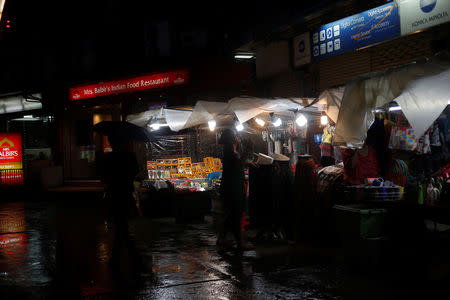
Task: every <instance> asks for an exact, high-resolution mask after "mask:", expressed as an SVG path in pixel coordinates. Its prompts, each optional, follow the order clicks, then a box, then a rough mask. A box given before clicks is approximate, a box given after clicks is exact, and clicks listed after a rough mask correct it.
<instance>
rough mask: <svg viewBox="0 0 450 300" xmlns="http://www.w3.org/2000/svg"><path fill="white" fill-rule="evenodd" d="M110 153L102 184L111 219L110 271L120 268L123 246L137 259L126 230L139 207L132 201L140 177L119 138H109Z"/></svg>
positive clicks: (134, 157) (136, 164)
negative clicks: (137, 179) (112, 239)
mask: <svg viewBox="0 0 450 300" xmlns="http://www.w3.org/2000/svg"><path fill="white" fill-rule="evenodd" d="M108 140H109V143H110V145H111V148H112V152H109V153H106V154H105V156H104V158H103V162H102V163H103V168H102V169H103V170H102V182H103V183H104V184H105V189H106V200H107V208H108V211H109V214H110V217H111V219H112V225H113V231H114V242H113V248H112V254H111V261H110V263H111V265H112V267H113V269H116V268H117V267H118V266H119V254H120V248H121V246H122V245H123V244H125V246H126V247H127V248H128V250H129V253H130V254H131V255H132V257H134V258H136V259H138V258H139V255H135V254H138V253H137V250H136V246H135V243H134V240H133V239H132V238H131V236H130V233H129V230H128V221H129V218H130V217H133V216H137V215H138V207H137V204H136V200H135V198H134V197H133V193H134V191H135V189H134V184H133V182H134V179H135V177H136V175H137V174H138V173H139V165H138V163H137V159H136V155H135V153H133V152H131V151H129V150H128V149H127V146H126V145H127V141H126V140H125V139H123V138H121V137H119V136H108Z"/></svg>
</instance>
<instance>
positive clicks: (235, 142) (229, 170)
mask: <svg viewBox="0 0 450 300" xmlns="http://www.w3.org/2000/svg"><path fill="white" fill-rule="evenodd" d="M219 144H222V145H223V167H222V169H223V171H222V179H221V184H220V194H221V197H222V201H223V206H224V210H225V216H224V222H223V224H222V225H221V228H220V231H219V236H218V239H217V242H216V244H217V245H218V246H224V247H231V242H230V241H228V240H227V239H226V235H227V233H228V232H231V233H232V234H233V235H234V238H235V239H236V244H237V248H238V249H241V250H252V249H254V247H253V246H252V245H250V244H248V243H247V242H246V241H245V239H244V236H243V235H242V231H241V220H242V215H243V212H244V207H245V199H246V192H245V185H244V184H245V174H244V166H245V164H246V161H247V157H246V155H245V154H244V155H242V156H241V155H239V153H238V151H237V148H238V146H239V144H240V139H239V137H238V136H237V135H236V133H235V132H234V131H233V130H231V129H225V130H224V131H223V132H222V135H221V137H220V140H219Z"/></svg>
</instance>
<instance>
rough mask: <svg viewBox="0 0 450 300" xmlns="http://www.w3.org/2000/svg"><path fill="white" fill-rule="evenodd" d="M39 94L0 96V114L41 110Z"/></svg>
mask: <svg viewBox="0 0 450 300" xmlns="http://www.w3.org/2000/svg"><path fill="white" fill-rule="evenodd" d="M39 99H41V94H38V93H36V94H32V95H29V96H24V95H22V94H15V95H5V96H0V114H7V113H14V112H21V111H27V110H35V109H42V103H41V101H40V100H39Z"/></svg>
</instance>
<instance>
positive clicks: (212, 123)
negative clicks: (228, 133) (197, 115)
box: [208, 120, 216, 131]
mask: <svg viewBox="0 0 450 300" xmlns="http://www.w3.org/2000/svg"><path fill="white" fill-rule="evenodd" d="M208 126H209V130H210V131H214V129H216V121H215V120H209V121H208Z"/></svg>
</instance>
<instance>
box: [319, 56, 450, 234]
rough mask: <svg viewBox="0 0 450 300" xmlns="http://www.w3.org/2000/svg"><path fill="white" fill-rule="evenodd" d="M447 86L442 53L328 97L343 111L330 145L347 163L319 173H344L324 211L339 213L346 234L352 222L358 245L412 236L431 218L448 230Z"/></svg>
mask: <svg viewBox="0 0 450 300" xmlns="http://www.w3.org/2000/svg"><path fill="white" fill-rule="evenodd" d="M449 82H450V57H449V56H448V53H441V54H439V55H436V56H434V57H432V58H430V59H427V60H426V61H420V62H415V63H411V64H408V65H405V66H400V67H395V68H389V69H386V70H384V71H381V72H376V73H369V74H365V75H363V76H360V77H357V78H354V79H352V80H350V81H349V82H347V84H346V85H345V87H344V89H343V92H342V93H339V92H340V91H339V90H331V91H329V92H328V91H327V93H325V92H324V93H322V95H321V96H322V98H321V99H320V101H324V102H328V103H332V104H335V105H338V106H339V113H338V115H337V118H336V126H335V130H334V132H333V137H332V145H333V147H334V149H336V148H339V149H340V150H341V152H342V160H343V163H341V164H337V165H335V166H332V167H330V168H332V169H333V170H332V169H327V168H325V169H323V170H322V171H321V174H323V177H324V178H325V177H327V178H328V179H330V178H331V179H334V180H335V179H336V178H337V176H335V175H332V174H333V173H335V174H336V172H337V171H338V172H339V173H340V175H339V176H340V179H339V180H338V181H340V182H338V183H337V184H336V181H330V186H331V185H333V188H332V189H333V193H332V194H333V196H332V197H328V196H329V193H326V194H327V195H328V196H327V200H328V201H327V202H326V205H325V206H324V209H325V210H328V211H330V210H334V217H335V223H334V226H335V228H334V229H335V230H338V231H341V232H340V233H341V235H345V233H348V231H349V230H350V229H349V224H350V223H351V222H349V220H353V221H352V222H353V223H352V224H353V225H352V226H353V229H352V230H353V231H354V232H358V234H357V235H358V237H359V238H374V237H377V238H382V237H386V236H387V235H390V234H391V235H392V234H395V235H396V236H397V237H399V236H409V235H408V234H407V233H408V232H411V235H413V234H414V233H413V232H416V233H417V231H414V230H412V229H411V228H418V227H419V228H420V226H424V225H423V224H424V220H427V219H431V220H434V221H437V220H438V221H439V222H444V223H446V224H448V223H450V221H449V220H450V205H449V204H450V203H449V190H450V189H449V186H450V181H449V177H450V175H449V162H450V156H449V146H450V139H449V137H450V135H449V124H450V121H449V114H450V109H449V106H448V105H449V104H450V98H449V95H450V85H449ZM336 103H337V104H336ZM339 167H340V170H339V169H337V168H339ZM324 172H325V173H328V175H326V174H324ZM330 175H331V177H330ZM319 181H320V179H319ZM324 182H325V180H324V181H323V182H322V185H323V183H324ZM322 188H323V187H322ZM332 208H333V209H332ZM344 225H345V226H344ZM344 231H345V232H344Z"/></svg>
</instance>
